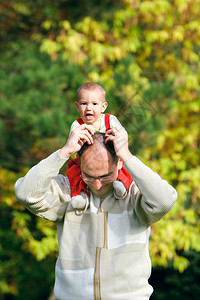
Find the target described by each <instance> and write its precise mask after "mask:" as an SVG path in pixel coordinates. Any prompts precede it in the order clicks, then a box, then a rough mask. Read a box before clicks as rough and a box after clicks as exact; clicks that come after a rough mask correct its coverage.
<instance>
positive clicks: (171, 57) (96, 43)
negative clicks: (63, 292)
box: [0, 0, 200, 300]
mask: <svg viewBox="0 0 200 300" xmlns="http://www.w3.org/2000/svg"><path fill="white" fill-rule="evenodd" d="M88 81H95V82H97V83H99V84H101V85H103V87H104V88H105V90H106V92H107V101H108V108H107V112H109V113H112V114H114V115H116V116H117V117H118V119H119V120H120V122H121V123H122V124H123V126H124V127H125V128H126V129H127V131H128V133H129V141H130V149H131V151H132V153H133V154H135V155H137V156H138V157H139V158H140V159H141V160H142V161H143V162H144V163H146V164H147V165H148V166H150V167H151V168H152V169H153V170H154V171H156V172H158V173H159V174H160V175H161V177H163V178H165V179H166V180H167V181H168V182H169V183H170V184H172V185H173V186H174V187H175V188H176V189H177V191H178V195H179V197H178V201H177V203H176V204H175V206H174V208H173V210H172V211H171V212H170V213H169V214H168V215H167V216H166V217H164V218H163V220H161V221H160V222H158V223H157V224H155V225H153V227H152V231H151V241H150V253H151V259H152V264H153V272H152V276H151V278H150V283H151V284H152V285H153V287H154V289H155V292H154V294H153V295H152V297H151V299H152V300H168V299H176V300H179V299H180V300H186V299H193V300H195V299H199V296H200V286H199V278H200V256H199V251H200V237H199V232H200V221H199V220H200V218H199V215H200V207H199V196H200V189H199V179H200V167H199V154H200V153H199V152H200V150H199V146H200V136H199V125H200V124H199V120H200V114H199V110H200V0H155V1H151V0H149V1H142V0H104V1H97V0H87V1H76V0H57V1H52V0H18V1H17V0H16V1H15V0H6V1H4V0H2V1H1V2H0V299H2V300H21V299H29V300H47V299H48V300H50V299H53V298H52V290H53V284H54V265H55V260H56V257H57V251H58V248H57V241H56V228H55V224H53V223H51V222H48V221H45V220H42V219H39V218H36V217H35V216H33V215H31V214H30V213H29V212H28V211H27V210H26V209H25V208H24V207H22V206H21V205H20V204H19V203H18V202H17V200H16V198H15V194H14V183H15V181H16V180H17V178H19V177H20V176H23V175H24V174H25V173H26V172H27V171H28V169H29V168H30V167H32V166H33V165H34V164H36V163H37V162H39V161H40V160H41V159H43V158H45V157H46V156H47V155H49V154H50V153H52V152H53V151H55V150H57V149H58V148H60V147H62V146H63V145H64V144H65V142H66V140H67V136H68V134H69V128H70V125H71V123H72V121H73V120H74V119H75V118H77V117H78V113H77V111H76V108H75V101H76V90H77V88H78V87H79V86H80V85H81V84H83V83H85V82H88ZM66 168H67V166H64V167H63V169H62V170H61V172H63V174H64V173H65V171H66Z"/></svg>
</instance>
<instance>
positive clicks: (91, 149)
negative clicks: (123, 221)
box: [78, 133, 122, 197]
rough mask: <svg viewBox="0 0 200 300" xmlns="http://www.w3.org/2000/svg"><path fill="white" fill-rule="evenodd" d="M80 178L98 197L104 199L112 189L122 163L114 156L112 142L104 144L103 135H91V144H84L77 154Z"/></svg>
mask: <svg viewBox="0 0 200 300" xmlns="http://www.w3.org/2000/svg"><path fill="white" fill-rule="evenodd" d="M78 155H79V160H80V166H81V172H82V178H83V181H84V182H85V183H86V184H87V185H88V187H89V188H90V190H91V191H92V192H93V194H95V195H96V196H99V197H104V196H106V195H107V194H109V192H110V191H111V190H112V188H113V181H114V180H116V179H117V176H118V170H119V169H121V167H122V162H121V161H120V160H119V159H118V157H117V156H116V153H115V150H114V146H113V143H112V142H108V143H107V144H106V143H105V135H104V134H103V133H95V134H94V135H93V144H92V145H88V144H87V143H85V144H84V145H83V147H82V148H81V150H80V151H79V152H78Z"/></svg>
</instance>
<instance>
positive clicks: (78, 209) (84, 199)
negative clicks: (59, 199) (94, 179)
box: [71, 192, 89, 215]
mask: <svg viewBox="0 0 200 300" xmlns="http://www.w3.org/2000/svg"><path fill="white" fill-rule="evenodd" d="M88 205H89V199H88V196H87V195H86V194H85V193H83V192H82V193H81V195H77V196H74V197H72V200H71V206H72V207H73V208H74V209H75V213H76V214H77V215H81V214H82V213H84V212H85V211H86V210H87V208H88Z"/></svg>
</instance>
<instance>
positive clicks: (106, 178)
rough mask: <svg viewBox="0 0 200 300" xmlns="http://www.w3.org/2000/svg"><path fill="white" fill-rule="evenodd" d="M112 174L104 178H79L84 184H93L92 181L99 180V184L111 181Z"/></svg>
mask: <svg viewBox="0 0 200 300" xmlns="http://www.w3.org/2000/svg"><path fill="white" fill-rule="evenodd" d="M113 176H114V175H113V174H112V175H108V176H104V177H87V176H83V175H82V176H81V177H82V179H83V180H84V181H86V182H93V181H94V180H99V181H101V182H107V181H111V180H112V179H113Z"/></svg>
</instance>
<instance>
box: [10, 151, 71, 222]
mask: <svg viewBox="0 0 200 300" xmlns="http://www.w3.org/2000/svg"><path fill="white" fill-rule="evenodd" d="M66 161H67V159H63V158H61V157H60V156H59V154H58V151H56V152H54V153H53V154H51V155H50V156H49V157H47V158H46V159H44V160H42V161H41V162H39V163H38V164H37V165H36V166H34V167H32V168H31V169H30V170H29V172H28V173H27V174H26V175H25V176H24V177H22V178H19V179H18V180H17V182H16V183H15V194H16V197H17V199H18V200H19V202H20V203H21V204H23V205H24V206H25V207H26V208H27V209H29V210H30V211H31V212H32V213H33V214H35V215H37V216H40V217H43V218H45V219H48V220H51V221H57V222H59V221H62V219H63V216H64V213H65V210H66V207H67V203H68V202H69V201H70V185H69V182H68V179H67V177H64V176H63V175H58V173H59V170H60V168H61V167H62V166H63V165H64V163H65V162H66Z"/></svg>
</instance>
